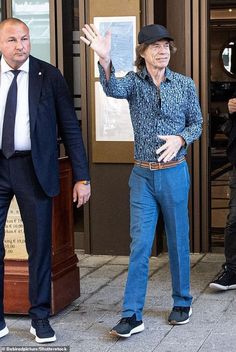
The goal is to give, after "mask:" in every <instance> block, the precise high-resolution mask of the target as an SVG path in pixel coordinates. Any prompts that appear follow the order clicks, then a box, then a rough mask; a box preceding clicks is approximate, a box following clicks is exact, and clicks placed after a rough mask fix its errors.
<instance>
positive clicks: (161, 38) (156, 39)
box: [140, 37, 174, 44]
mask: <svg viewBox="0 0 236 352" xmlns="http://www.w3.org/2000/svg"><path fill="white" fill-rule="evenodd" d="M164 39H167V40H169V41H174V39H173V38H171V37H155V38H150V39H148V40H145V41H144V42H142V43H140V44H144V43H145V44H152V43H155V42H157V41H158V40H164Z"/></svg>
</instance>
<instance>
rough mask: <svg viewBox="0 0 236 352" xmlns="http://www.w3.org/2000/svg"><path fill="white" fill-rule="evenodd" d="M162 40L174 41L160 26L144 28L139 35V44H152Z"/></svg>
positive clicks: (154, 25)
mask: <svg viewBox="0 0 236 352" xmlns="http://www.w3.org/2000/svg"><path fill="white" fill-rule="evenodd" d="M161 39H168V40H174V39H173V38H172V37H171V35H170V33H169V32H168V31H167V29H166V28H165V27H164V26H161V25H160V24H149V25H147V26H144V27H143V28H141V30H140V32H139V34H138V43H139V44H142V43H146V44H152V43H154V42H156V41H157V40H161Z"/></svg>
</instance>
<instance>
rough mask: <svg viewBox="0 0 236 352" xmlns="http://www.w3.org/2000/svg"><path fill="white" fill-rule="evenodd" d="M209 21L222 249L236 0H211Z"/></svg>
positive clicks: (214, 231)
mask: <svg viewBox="0 0 236 352" xmlns="http://www.w3.org/2000/svg"><path fill="white" fill-rule="evenodd" d="M209 24H210V25H209V57H210V77H209V86H210V87H209V105H210V106H209V111H210V121H209V122H210V124H209V125H210V133H209V167H210V172H209V198H210V199H209V204H210V214H209V217H210V222H209V224H210V229H209V236H210V238H209V244H210V248H211V250H212V251H221V250H223V247H224V228H225V224H226V219H227V214H228V202H229V185H228V183H229V175H230V171H231V169H232V166H231V164H230V163H229V161H228V159H227V155H226V147H227V142H228V137H227V129H226V126H227V120H228V118H229V115H228V106H227V102H228V100H229V99H230V98H231V97H232V96H233V93H234V92H235V91H236V67H235V62H236V56H235V55H236V54H235V53H236V4H235V1H217V0H212V1H210V21H209Z"/></svg>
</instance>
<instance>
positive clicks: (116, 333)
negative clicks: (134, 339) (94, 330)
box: [110, 323, 144, 337]
mask: <svg viewBox="0 0 236 352" xmlns="http://www.w3.org/2000/svg"><path fill="white" fill-rule="evenodd" d="M143 330H144V323H142V324H141V325H139V326H136V328H133V329H132V330H131V331H130V332H129V333H128V334H119V333H118V332H117V331H116V330H111V331H110V335H112V336H120V337H130V336H131V335H133V334H137V333H139V332H142V331H143Z"/></svg>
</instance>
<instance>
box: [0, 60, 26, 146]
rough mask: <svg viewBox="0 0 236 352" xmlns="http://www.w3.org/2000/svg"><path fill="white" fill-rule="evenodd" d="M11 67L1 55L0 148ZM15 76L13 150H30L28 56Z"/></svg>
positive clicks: (11, 75)
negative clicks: (15, 105) (15, 104)
mask: <svg viewBox="0 0 236 352" xmlns="http://www.w3.org/2000/svg"><path fill="white" fill-rule="evenodd" d="M11 70H12V68H11V67H10V66H9V65H8V64H7V63H6V61H5V60H4V57H3V56H2V57H1V77H0V149H1V147H2V127H3V119H4V112H5V105H6V99H7V93H8V90H9V88H10V85H11V82H12V80H13V77H14V74H13V73H12V72H10V71H11ZM19 70H21V72H20V73H19V74H18V76H17V87H18V90H17V107H16V121H15V150H31V141H30V121H29V58H28V59H27V60H26V61H25V62H24V64H23V65H22V66H21V67H19Z"/></svg>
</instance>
